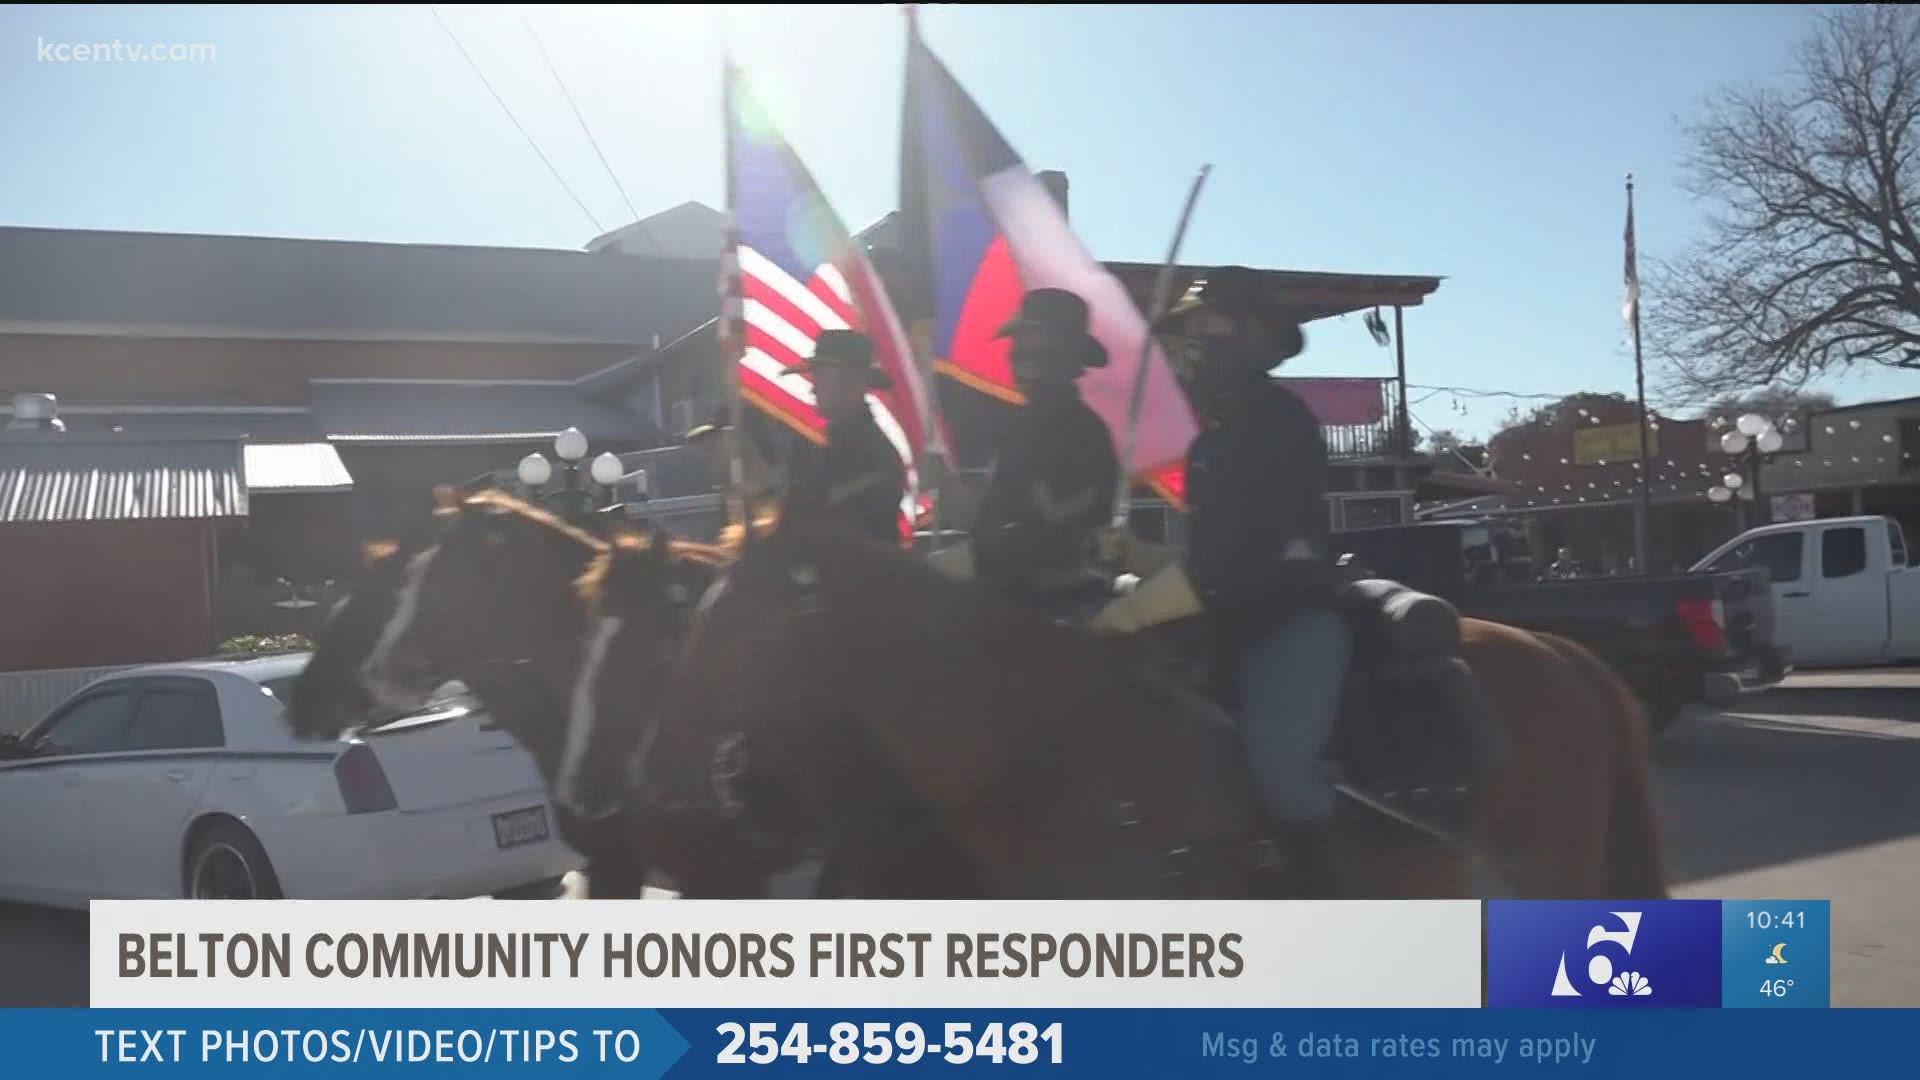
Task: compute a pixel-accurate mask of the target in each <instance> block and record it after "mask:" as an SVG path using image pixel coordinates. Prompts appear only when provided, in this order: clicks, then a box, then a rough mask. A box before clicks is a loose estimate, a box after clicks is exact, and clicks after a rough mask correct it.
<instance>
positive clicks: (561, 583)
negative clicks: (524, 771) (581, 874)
mask: <svg viewBox="0 0 1920 1080" xmlns="http://www.w3.org/2000/svg"><path fill="white" fill-rule="evenodd" d="M459 505H462V506H464V507H466V508H469V509H471V510H472V513H471V515H458V516H456V515H453V514H451V513H447V514H446V516H448V517H450V518H455V519H456V520H457V521H465V522H466V523H468V524H469V525H473V524H479V525H482V526H483V527H482V528H480V529H473V530H469V532H468V533H466V534H463V535H462V536H460V537H456V538H455V539H456V543H455V544H454V545H453V551H452V554H447V553H446V551H445V550H444V548H445V546H446V545H445V544H444V542H443V544H442V545H441V548H438V549H434V550H432V551H429V552H419V553H403V552H402V551H401V550H400V549H399V548H397V547H396V546H394V545H391V544H388V545H378V546H375V547H371V548H369V550H368V558H367V566H366V568H365V572H364V573H363V575H362V576H361V580H360V581H359V582H358V583H356V585H355V586H354V587H353V589H352V590H351V591H350V592H349V593H348V594H347V595H346V596H345V597H344V598H343V599H342V600H341V602H340V604H339V605H338V606H337V607H336V608H335V610H334V611H333V613H332V614H331V615H330V616H329V617H328V619H327V621H326V623H325V625H324V626H323V627H322V628H321V630H320V632H319V634H318V635H317V636H316V642H315V649H314V653H313V656H312V658H311V659H310V660H309V661H308V663H307V667H306V669H305V670H304V671H303V672H302V673H301V675H300V677H299V679H298V680H296V682H295V684H294V688H293V693H292V701H291V702H290V703H289V707H288V717H289V720H290V722H291V724H292V726H293V728H294V731H295V732H296V733H297V734H300V735H302V736H304V737H331V736H333V735H335V734H338V733H339V732H341V731H343V730H346V729H350V728H355V727H359V726H361V725H364V724H365V723H366V722H367V719H368V717H369V716H370V715H372V714H374V713H375V712H376V711H377V710H379V709H381V708H401V709H405V708H410V707H413V706H415V705H418V704H419V703H420V702H422V701H424V700H425V698H426V696H427V695H428V694H430V693H431V692H432V691H433V690H435V689H437V688H438V687H439V686H440V685H442V684H444V683H445V682H448V681H451V680H456V679H457V680H458V681H460V682H462V683H464V684H465V685H466V686H467V688H468V689H469V690H471V691H472V692H473V694H474V696H475V697H476V698H478V699H479V701H480V703H481V705H482V706H483V707H485V708H486V710H487V712H488V713H489V715H491V716H492V717H493V718H494V720H495V721H496V722H497V723H498V724H499V725H500V726H501V728H503V729H504V730H506V731H507V732H508V733H509V734H511V735H513V736H514V738H515V739H517V740H518V741H519V742H520V744H521V745H522V746H523V747H524V748H525V749H526V750H527V752H528V753H529V754H530V755H531V756H532V757H533V759H534V761H535V762H536V764H537V765H538V767H539V769H540V773H541V776H542V777H543V778H544V779H545V780H546V782H547V786H548V789H549V790H550V791H558V790H559V789H560V788H561V787H562V786H563V785H562V781H563V779H564V773H565V766H566V763H567V760H568V757H567V751H568V746H569V740H570V739H571V740H572V741H573V742H574V743H575V744H584V742H585V741H586V739H587V738H588V736H589V735H591V737H593V738H594V739H596V740H598V741H602V742H605V743H607V744H609V745H612V746H616V747H624V748H625V751H626V752H627V753H631V750H632V748H633V746H634V745H635V742H636V741H637V736H638V733H637V731H633V730H628V731H620V732H593V733H589V732H583V731H577V730H573V729H571V728H570V726H569V721H570V720H571V715H570V702H571V698H572V690H573V686H572V683H573V681H574V672H575V670H576V668H577V667H578V663H579V648H580V634H581V631H582V629H583V628H584V613H583V611H582V605H580V604H578V603H574V604H568V603H566V598H567V597H569V596H571V595H572V584H573V580H574V579H575V578H577V577H578V576H579V575H580V574H582V573H584V572H585V571H586V569H587V568H588V567H589V566H591V565H592V563H593V560H594V559H595V558H597V557H598V556H599V555H600V554H601V553H602V552H604V551H605V550H606V545H605V544H604V543H603V542H601V541H599V540H597V539H596V538H594V537H592V536H590V535H588V534H586V533H585V532H582V531H580V530H577V529H573V528H571V527H568V526H565V525H562V524H561V523H560V522H558V521H557V520H555V519H551V518H547V519H545V520H542V521H537V522H536V520H535V519H534V518H533V517H527V516H522V514H520V513H519V512H517V511H516V512H512V513H510V512H508V510H507V509H506V507H507V506H508V503H507V502H506V501H503V500H500V499H497V498H495V497H492V496H486V495H482V496H476V497H473V498H470V499H468V500H466V501H465V502H464V503H462V504H459ZM516 506H517V504H516ZM445 512H446V508H445V507H443V513H445ZM527 513H528V514H529V515H534V514H538V511H531V510H528V511H527ZM448 531H449V532H450V533H451V532H453V530H452V529H451V528H449V530H448ZM463 539H464V540H470V541H472V542H470V543H461V542H458V541H460V540H463ZM529 548H531V549H532V551H533V554H531V555H529V554H528V549H529ZM436 564H437V565H438V566H439V567H441V568H442V569H446V568H448V567H451V568H452V571H453V573H452V575H451V576H449V575H430V574H429V573H428V571H429V570H431V569H432V568H433V566H434V565H436ZM429 578H431V580H429ZM463 585H464V586H465V587H466V588H469V589H472V590H474V591H476V592H484V591H487V590H492V589H498V590H500V591H499V592H498V593H497V594H496V593H492V592H488V594H487V595H486V596H485V597H484V598H483V599H482V600H481V602H480V603H478V604H474V603H467V602H465V601H464V600H463V598H462V597H461V596H460V593H461V592H462V591H463V588H462V586H463ZM442 586H445V587H444V588H443V587H442ZM429 590H431V592H430V593H429ZM443 593H445V594H446V599H448V600H449V601H450V602H452V603H453V604H454V607H455V610H456V611H457V612H458V614H459V616H460V617H464V618H468V619H477V620H478V622H477V624H476V625H472V626H469V627H468V629H469V630H471V631H472V632H471V633H469V634H467V635H465V636H461V637H458V638H454V639H449V640H447V641H445V642H444V647H436V648H434V649H433V650H431V651H429V652H426V653H422V654H412V653H406V652H402V653H400V654H398V655H395V654H394V653H393V652H392V650H391V649H389V650H388V656H387V657H386V658H385V659H383V660H382V662H381V664H380V665H378V666H379V667H380V668H381V669H382V679H383V684H382V686H381V689H382V691H383V693H382V694H381V695H380V696H379V697H376V695H375V694H374V693H373V692H372V691H370V690H369V688H368V685H369V684H368V682H367V680H366V675H367V668H368V663H369V661H370V660H371V659H372V658H373V654H374V653H375V652H376V651H377V650H378V648H379V646H380V645H381V644H382V642H383V638H385V637H386V636H387V635H388V634H389V631H390V630H391V629H392V627H393V624H394V622H395V620H396V618H397V616H398V615H399V614H400V612H401V609H402V608H403V606H405V607H408V608H409V610H410V612H411V613H413V614H417V613H418V611H419V609H420V606H421V605H422V604H423V603H435V602H439V601H440V600H441V598H442V594H443ZM556 601H557V602H556ZM530 630H531V631H532V632H528V631H530ZM395 665H397V667H396V666H395ZM392 670H398V671H400V672H403V673H404V678H403V680H401V681H402V682H403V683H404V685H403V686H402V687H400V688H399V689H398V690H397V691H396V689H395V687H394V686H393V685H392V683H393V682H394V679H393V677H392V676H391V675H390V674H387V672H390V671H392ZM555 824H556V826H557V827H558V830H559V835H560V838H561V839H562V840H563V841H564V842H565V843H566V844H567V845H568V846H569V847H571V848H573V849H574V850H575V851H577V852H579V853H580V854H581V856H582V857H583V858H584V859H585V860H586V863H587V867H586V869H587V880H588V887H589V890H590V892H591V894H592V895H594V896H596V897H637V896H639V895H640V894H641V890H642V888H643V886H644V885H645V884H646V879H647V870H648V866H647V863H646V861H645V859H644V858H643V857H642V854H641V851H640V850H639V849H638V848H636V847H635V845H634V844H633V842H632V837H631V830H630V829H629V827H628V826H627V825H626V824H625V823H624V822H622V821H620V820H619V819H618V818H617V817H616V816H610V815H606V814H583V813H578V812H575V810H574V809H573V807H572V806H571V805H569V804H568V803H567V802H566V801H564V800H560V799H558V798H556V799H555Z"/></svg>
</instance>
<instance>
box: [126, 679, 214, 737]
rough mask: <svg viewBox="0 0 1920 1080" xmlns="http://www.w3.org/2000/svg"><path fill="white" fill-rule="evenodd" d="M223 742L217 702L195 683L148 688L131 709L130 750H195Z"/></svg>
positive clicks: (209, 689)
mask: <svg viewBox="0 0 1920 1080" xmlns="http://www.w3.org/2000/svg"><path fill="white" fill-rule="evenodd" d="M224 742H225V740H224V739H223V738H222V735H221V731H220V702H219V698H218V697H217V696H216V695H215V694H214V691H213V687H212V686H209V685H208V684H206V683H204V682H201V681H199V680H197V679H196V680H178V681H169V682H165V683H157V684H155V685H153V686H150V687H148V688H147V690H146V691H145V692H144V693H142V694H141V695H140V700H139V702H138V703H136V704H135V705H134V708H133V725H132V727H131V728H130V729H129V731H128V733H127V749H129V750H196V749H202V748H206V747H216V746H220V745H222V744H223V743H224Z"/></svg>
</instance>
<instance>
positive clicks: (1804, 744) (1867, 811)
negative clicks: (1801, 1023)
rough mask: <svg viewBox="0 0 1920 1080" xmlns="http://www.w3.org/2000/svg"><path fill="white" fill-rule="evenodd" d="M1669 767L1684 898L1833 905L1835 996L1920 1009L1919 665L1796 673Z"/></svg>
mask: <svg viewBox="0 0 1920 1080" xmlns="http://www.w3.org/2000/svg"><path fill="white" fill-rule="evenodd" d="M1656 770H1657V775H1658V777H1659V788H1658V794H1659V798H1660V811H1661V813H1662V815H1663V819H1664V820H1665V822H1666V826H1667V827H1666V830H1665V831H1666V841H1667V845H1668V847H1667V862H1668V868H1669V872H1670V874H1671V875H1672V877H1673V879H1674V880H1675V881H1676V882H1677V885H1676V888H1675V892H1676V894H1677V895H1680V896H1691V897H1733V898H1741V899H1757V900H1758V899H1821V898H1826V899H1831V900H1832V901H1833V1004H1834V1005H1836V1006H1883V1007H1884V1006H1904V1007H1914V1006H1920V795H1917V794H1916V792H1915V782H1916V778H1920V672H1913V671H1902V672H1892V673H1866V674H1837V673H1836V674H1826V673H1822V674H1817V675H1804V676H1795V677H1794V678H1793V679H1792V680H1790V682H1789V685H1788V686H1787V687H1785V688H1783V689H1779V690H1775V691H1773V692H1772V693H1769V694H1766V695H1764V696H1762V697H1759V698H1756V699H1754V700H1753V702H1752V703H1751V704H1750V705H1747V706H1745V707H1743V708H1741V709H1739V710H1737V711H1734V712H1728V713H1721V714H1717V715H1713V716H1706V717H1693V718H1689V719H1687V720H1685V721H1683V722H1682V723H1681V724H1680V725H1679V726H1677V727H1675V728H1674V730H1673V731H1671V732H1669V733H1668V735H1667V737H1666V738H1665V739H1663V740H1661V743H1660V745H1659V749H1658V752H1657V762H1656Z"/></svg>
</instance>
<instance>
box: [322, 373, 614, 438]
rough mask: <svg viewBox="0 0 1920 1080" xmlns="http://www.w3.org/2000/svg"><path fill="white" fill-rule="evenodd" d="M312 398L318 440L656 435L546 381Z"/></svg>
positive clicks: (331, 386) (382, 388)
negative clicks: (575, 431)
mask: <svg viewBox="0 0 1920 1080" xmlns="http://www.w3.org/2000/svg"><path fill="white" fill-rule="evenodd" d="M309 400H310V403H311V405H312V408H313V414H314V419H315V421H316V422H317V423H318V424H319V428H320V433H321V435H323V436H324V437H325V438H327V439H329V440H331V441H333V442H336V443H340V442H360V443H407V442H445V443H486V442H537V441H541V440H545V439H551V438H553V437H554V436H555V435H558V434H559V433H560V432H562V431H565V430H566V429H567V428H569V427H577V428H579V429H580V430H581V431H582V432H583V433H584V434H585V435H586V436H587V438H588V439H589V440H591V441H592V442H595V443H607V442H639V441H643V440H645V439H647V438H648V437H649V436H650V434H651V433H650V432H649V431H648V430H647V425H646V424H645V423H644V422H643V421H642V420H641V419H640V418H639V417H638V416H635V415H633V414H632V413H628V412H626V411H624V410H621V409H618V408H615V407H613V406H610V405H608V404H606V403H604V402H600V401H595V400H593V399H591V398H588V397H585V396H583V395H581V394H579V393H578V392H576V391H575V390H574V389H573V388H572V387H571V386H567V385H554V384H548V383H511V382H501V383H493V384H483V385H463V384H449V383H432V382H424V381H423V382H418V383H409V382H404V381H390V382H384V383H380V382H367V383H349V382H339V383H322V382H318V381H316V382H315V383H314V384H313V386H312V388H311V392H310V397H309Z"/></svg>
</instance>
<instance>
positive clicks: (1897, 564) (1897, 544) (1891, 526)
mask: <svg viewBox="0 0 1920 1080" xmlns="http://www.w3.org/2000/svg"><path fill="white" fill-rule="evenodd" d="M1887 544H1888V548H1887V554H1888V555H1889V556H1891V558H1892V561H1891V562H1890V563H1888V564H1887V565H1889V566H1891V567H1893V568H1894V569H1895V570H1898V569H1900V568H1901V567H1903V566H1905V565H1907V534H1906V533H1905V532H1903V531H1902V530H1901V528H1900V523H1899V522H1897V521H1889V522H1887Z"/></svg>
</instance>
